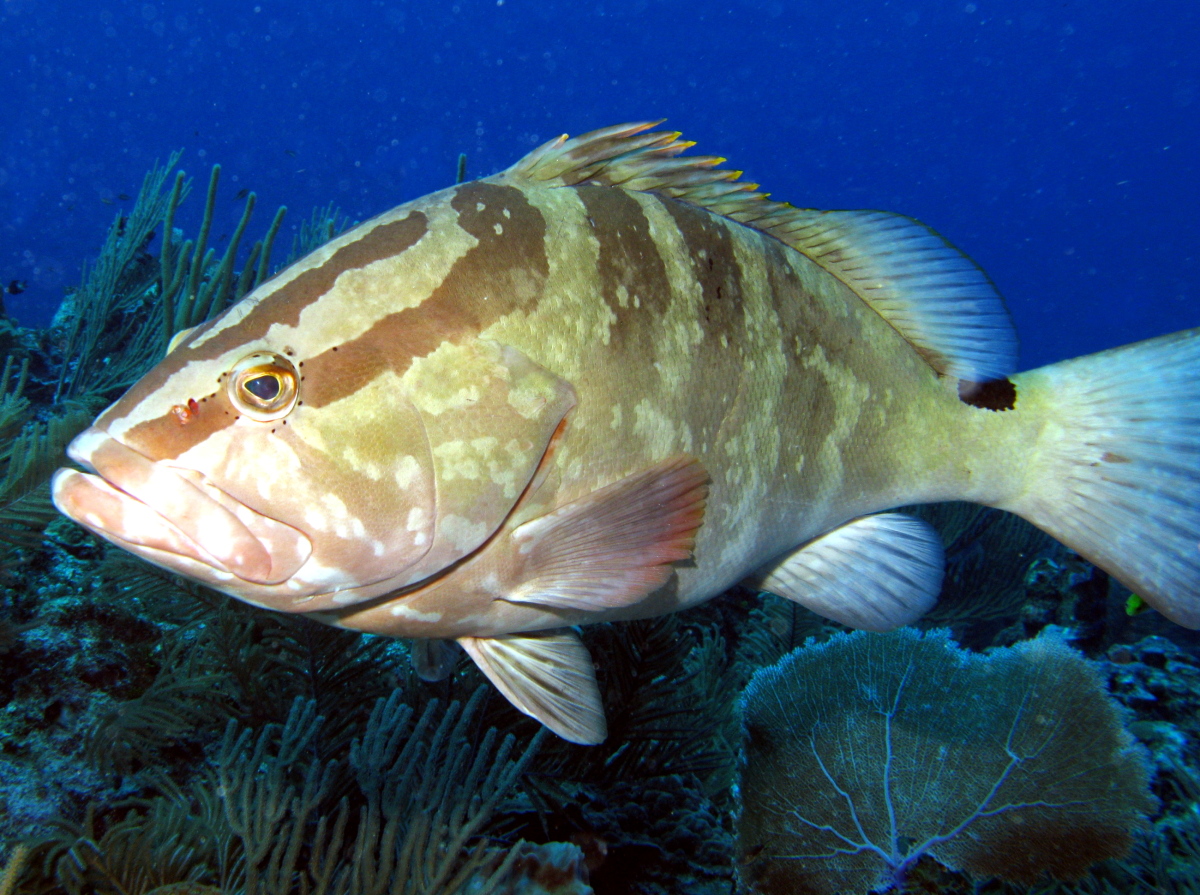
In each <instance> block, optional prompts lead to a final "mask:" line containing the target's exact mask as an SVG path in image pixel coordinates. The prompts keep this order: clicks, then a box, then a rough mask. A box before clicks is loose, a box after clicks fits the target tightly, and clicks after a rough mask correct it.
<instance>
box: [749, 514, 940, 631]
mask: <svg viewBox="0 0 1200 895" xmlns="http://www.w3.org/2000/svg"><path fill="white" fill-rule="evenodd" d="M943 569H944V553H943V549H942V542H941V538H940V537H939V536H938V533H937V532H936V531H934V530H933V528H932V527H931V526H930V525H929V524H928V523H927V522H925V521H923V520H921V519H917V518H915V517H913V516H906V515H904V514H902V513H879V514H878V515H874V516H862V517H860V518H858V519H853V520H851V521H850V522H847V523H846V524H845V525H842V526H839V527H838V528H835V529H833V530H832V531H829V532H826V533H825V534H823V535H821V537H819V538H816V539H815V540H812V541H809V542H808V543H807V544H805V545H804V546H803V547H801V548H800V549H799V550H797V551H795V552H794V553H792V554H791V555H790V556H788V557H787V558H786V559H784V561H783V562H781V563H780V564H779V565H778V566H776V567H775V568H774V569H773V570H772V571H771V572H770V573H769V574H768V575H767V577H766V578H765V579H764V580H763V582H762V588H763V590H768V591H770V592H771V593H774V594H778V595H779V596H781V597H785V598H787V599H789V600H793V601H795V602H797V603H799V604H800V605H802V606H805V607H806V608H808V609H811V610H812V611H813V612H815V613H817V614H818V615H821V616H824V617H825V618H829V619H833V620H834V621H836V622H840V623H842V624H843V625H847V626H849V627H851V628H858V629H860V630H866V631H890V630H893V629H894V628H900V627H903V626H904V625H907V624H910V623H911V622H914V621H916V620H917V619H918V618H920V617H921V616H922V615H924V614H925V613H926V612H928V611H929V609H930V608H931V607H932V606H933V604H934V602H935V601H936V600H937V597H938V593H939V591H940V590H941V586H942V575H943Z"/></svg>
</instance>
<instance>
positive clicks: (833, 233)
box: [505, 121, 1017, 382]
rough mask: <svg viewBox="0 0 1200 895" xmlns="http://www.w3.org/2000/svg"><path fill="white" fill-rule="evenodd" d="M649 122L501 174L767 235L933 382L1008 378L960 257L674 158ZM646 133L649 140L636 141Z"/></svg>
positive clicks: (891, 225) (710, 160) (1003, 324)
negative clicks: (883, 329)
mask: <svg viewBox="0 0 1200 895" xmlns="http://www.w3.org/2000/svg"><path fill="white" fill-rule="evenodd" d="M660 123H661V122H660V121H646V122H634V123H631V124H621V125H617V126H615V127H609V128H604V129H603V130H598V131H592V132H591V133H586V134H582V135H580V136H578V137H575V138H573V139H567V138H566V136H563V137H559V138H558V139H556V140H552V141H550V142H549V143H547V144H545V145H543V146H541V147H539V148H538V149H535V150H534V151H533V152H532V153H530V154H529V155H527V156H526V157H525V158H523V159H521V160H520V161H519V162H517V164H516V165H514V166H513V167H512V168H510V169H509V170H508V171H507V172H506V173H505V176H507V177H509V178H512V179H517V180H520V179H528V180H536V181H541V182H545V183H551V184H558V185H561V186H574V185H575V184H580V183H585V182H587V183H595V184H600V185H604V186H613V187H619V188H622V189H628V190H637V191H641V192H652V193H658V194H659V195H663V196H668V197H670V198H672V199H678V200H680V201H682V202H687V203H689V204H691V205H695V206H698V207H700V208H705V209H707V210H709V211H711V212H713V213H715V214H720V215H723V216H725V217H727V218H730V219H731V220H734V221H737V222H738V223H741V224H745V225H747V226H750V227H753V228H755V229H757V230H760V231H762V232H764V233H768V234H770V235H772V236H774V237H775V238H776V239H779V240H780V241H781V242H784V243H786V244H787V245H789V246H791V247H792V248H794V249H796V250H797V251H799V252H801V253H803V254H804V255H807V256H808V257H809V258H811V259H812V260H813V261H814V262H815V263H816V264H819V265H820V266H821V267H823V268H824V269H825V270H827V271H829V272H830V273H831V274H832V275H833V276H835V277H837V278H838V279H839V280H841V281H842V282H843V283H845V284H846V285H847V286H848V287H849V288H850V289H852V290H853V291H854V292H855V293H856V294H857V295H858V296H859V297H860V298H862V299H863V301H865V302H867V303H868V304H869V305H870V306H871V307H872V308H874V309H875V310H876V311H877V312H878V313H879V314H880V315H881V316H882V317H884V319H886V320H887V321H888V322H889V323H890V324H891V325H892V326H893V327H894V328H895V329H896V331H897V332H899V333H900V334H901V335H902V336H903V337H904V338H905V339H907V340H908V341H909V342H910V343H912V345H913V346H914V347H915V348H916V349H917V351H918V352H919V353H920V354H921V356H922V357H923V358H925V360H926V361H927V362H928V363H929V364H930V366H932V367H933V368H934V369H935V370H937V371H938V372H939V373H946V374H949V375H951V376H957V377H958V378H960V379H966V380H969V381H972V382H984V381H988V380H993V379H1001V378H1003V377H1005V376H1007V375H1008V374H1009V373H1011V372H1013V370H1014V369H1015V368H1016V356H1017V339H1016V332H1015V330H1014V328H1013V325H1012V321H1011V319H1010V318H1009V316H1008V311H1007V309H1006V308H1005V305H1004V300H1003V299H1002V298H1001V297H1000V295H999V293H998V292H997V291H996V288H995V286H994V285H993V284H992V282H991V281H990V280H989V279H988V278H987V276H986V275H985V274H984V273H983V271H981V270H980V269H979V268H978V267H977V266H976V265H975V264H974V262H972V261H971V260H970V259H969V258H968V257H967V256H966V255H964V254H963V253H962V252H960V251H959V250H958V249H957V248H955V247H954V246H952V245H951V244H950V243H949V242H947V241H946V240H945V239H943V238H942V237H941V236H939V235H938V234H937V233H936V232H934V231H933V230H931V229H930V228H928V227H926V226H925V225H924V224H921V223H920V222H918V221H915V220H913V219H912V218H907V217H903V216H902V215H895V214H888V213H886V212H880V211H815V210H812V209H803V208H795V207H793V206H791V205H789V204H787V203H783V202H775V201H772V200H770V199H769V198H768V195H769V194H767V193H765V192H762V191H761V190H760V189H759V188H758V184H755V183H745V182H742V181H740V180H739V178H740V177H741V172H740V171H733V170H730V169H728V168H722V167H720V166H721V165H722V164H723V163H724V161H725V159H723V158H721V157H719V156H705V155H696V156H683V157H680V156H681V153H683V152H684V151H686V150H687V149H689V148H691V147H692V146H693V145H694V144H693V143H692V142H691V141H687V140H680V139H679V133H678V132H676V131H657V132H656V131H652V130H651V129H652V128H654V127H655V126H657V125H658V124H660ZM647 131H649V133H647Z"/></svg>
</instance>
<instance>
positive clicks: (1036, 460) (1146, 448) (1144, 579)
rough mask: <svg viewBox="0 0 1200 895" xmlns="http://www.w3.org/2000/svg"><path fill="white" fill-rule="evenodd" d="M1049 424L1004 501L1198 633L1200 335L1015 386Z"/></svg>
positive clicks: (1024, 377) (1049, 371)
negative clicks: (1016, 490) (1020, 478)
mask: <svg viewBox="0 0 1200 895" xmlns="http://www.w3.org/2000/svg"><path fill="white" fill-rule="evenodd" d="M1015 381H1016V383H1017V394H1018V408H1020V407H1021V403H1022V401H1026V402H1029V403H1031V404H1034V405H1036V404H1037V403H1039V402H1045V410H1043V411H1042V412H1043V413H1044V414H1045V417H1046V422H1045V424H1044V426H1043V429H1042V432H1041V436H1040V442H1039V444H1038V448H1037V451H1036V453H1035V454H1034V456H1033V457H1031V458H1030V462H1029V471H1028V472H1027V474H1026V476H1025V481H1024V483H1023V487H1022V489H1021V492H1020V493H1019V494H1018V495H1016V496H1015V497H1014V498H1012V499H1009V500H1006V501H1003V502H1000V503H998V504H997V505H998V506H1000V507H1001V508H1002V509H1007V510H1011V511H1012V512H1014V513H1017V514H1018V515H1020V516H1023V517H1024V518H1026V519H1028V520H1029V521H1030V522H1032V523H1033V524H1034V525H1036V526H1038V527H1039V528H1041V529H1043V530H1044V531H1046V532H1047V533H1049V534H1051V535H1053V536H1054V537H1055V538H1058V539H1059V540H1060V541H1062V542H1063V543H1064V544H1066V545H1067V546H1068V547H1070V548H1071V549H1073V550H1076V551H1078V552H1079V553H1080V554H1082V555H1083V556H1084V557H1086V558H1087V559H1089V560H1090V561H1092V562H1094V563H1095V564H1096V565H1098V566H1100V567H1101V568H1103V569H1104V570H1105V571H1107V572H1108V573H1109V574H1110V575H1112V576H1113V577H1115V578H1117V579H1118V580H1120V581H1121V582H1122V583H1124V584H1125V585H1126V586H1127V587H1129V588H1130V589H1131V590H1132V591H1133V592H1134V593H1136V594H1137V595H1138V596H1140V597H1142V598H1143V599H1144V600H1145V601H1146V602H1147V603H1149V604H1150V605H1151V606H1152V607H1154V608H1155V609H1157V610H1158V611H1159V612H1161V613H1162V614H1163V615H1165V616H1167V618H1169V619H1171V620H1172V621H1174V622H1176V623H1178V624H1181V625H1183V626H1185V627H1188V628H1200V328H1197V329H1191V330H1186V331H1184V332H1179V333H1174V334H1172V335H1168V336H1162V337H1160V338H1157V339H1150V340H1148V341H1144V342H1138V343H1136V344H1133V345H1126V346H1124V347H1121V348H1114V349H1111V350H1109V351H1103V352H1100V353H1099V354H1092V355H1088V356H1087V357H1081V358H1075V359H1074V360H1068V361H1064V362H1062V363H1058V364H1053V365H1051V366H1049V367H1043V368H1041V369H1039V370H1034V371H1031V372H1029V373H1023V374H1021V375H1020V376H1018V377H1015Z"/></svg>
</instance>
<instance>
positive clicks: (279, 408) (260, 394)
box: [229, 352, 300, 423]
mask: <svg viewBox="0 0 1200 895" xmlns="http://www.w3.org/2000/svg"><path fill="white" fill-rule="evenodd" d="M299 381H300V377H299V376H297V375H296V368H295V367H294V366H292V362H291V361H290V360H288V359H287V358H286V357H283V356H281V355H278V354H268V353H265V352H257V353H255V354H251V355H250V356H248V357H244V358H242V359H241V360H240V361H238V363H237V364H236V365H235V366H234V368H233V370H232V372H231V374H230V376H229V400H230V401H232V402H233V406H234V407H236V408H237V409H238V411H239V412H240V413H243V414H245V415H246V416H248V417H250V418H251V419H253V420H258V421H259V422H264V423H266V422H270V421H271V420H277V419H279V418H280V417H283V416H286V415H287V414H288V413H290V412H291V410H292V408H293V407H294V406H296V398H297V394H298V392H299V389H298V387H297V386H298V383H299Z"/></svg>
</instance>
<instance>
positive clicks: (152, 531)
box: [51, 427, 312, 585]
mask: <svg viewBox="0 0 1200 895" xmlns="http://www.w3.org/2000/svg"><path fill="white" fill-rule="evenodd" d="M67 453H68V454H69V455H70V457H71V458H72V459H73V460H75V461H77V462H78V463H80V464H81V465H83V466H85V467H87V468H89V469H91V470H92V471H93V472H94V473H95V474H92V473H87V472H80V471H78V470H75V469H60V470H58V471H57V472H56V473H55V474H54V478H53V479H52V480H51V493H52V495H53V498H54V505H55V506H56V507H58V509H59V510H60V511H61V512H62V513H63V514H64V515H66V516H68V517H69V518H71V519H73V520H74V521H75V522H77V523H79V524H80V525H82V526H84V527H85V528H88V529H90V530H91V531H93V532H95V533H96V534H98V535H99V536H100V537H102V538H104V539H105V540H108V541H111V542H112V543H114V544H116V545H117V546H118V547H123V548H125V549H127V550H130V551H131V552H133V553H136V554H138V555H139V556H141V557H143V558H144V559H148V560H149V561H151V562H153V563H156V564H158V565H162V566H166V567H167V568H170V569H173V570H175V571H181V572H184V573H186V574H190V575H193V576H194V577H208V576H198V575H197V574H196V573H197V569H195V567H194V566H193V563H200V564H201V566H204V567H208V569H209V570H210V575H211V577H212V578H213V579H215V580H214V583H219V582H221V581H222V580H228V579H229V578H230V577H231V576H234V577H237V578H240V579H241V580H243V581H246V582H249V583H251V584H267V585H269V584H279V583H281V582H283V581H286V580H287V579H289V578H291V577H292V576H293V575H294V574H295V573H296V572H297V571H298V570H299V569H300V567H301V566H302V565H304V563H305V562H306V561H307V560H308V558H309V556H310V555H311V554H312V542H311V541H310V540H309V539H308V537H307V536H306V535H305V534H304V533H303V532H301V531H299V530H297V529H295V528H292V527H291V526H290V525H286V524H284V523H283V522H279V521H277V520H275V519H272V518H270V517H268V516H264V515H262V514H261V513H259V512H257V511H255V510H252V509H251V508H250V507H248V506H246V505H245V504H243V503H242V502H241V501H239V500H237V499H236V498H234V497H231V496H230V495H228V494H226V493H225V492H224V491H222V490H221V489H219V488H218V487H217V486H216V485H214V484H213V483H212V482H210V481H209V480H208V479H207V478H205V476H203V475H202V474H201V473H199V472H196V471H195V470H191V469H183V468H180V467H173V466H168V465H166V464H164V463H162V462H161V461H154V460H151V459H149V458H148V457H146V456H144V455H142V454H140V453H138V452H137V451H135V450H134V449H133V448H131V447H129V446H128V445H125V444H123V443H122V442H120V441H118V440H117V439H115V438H113V437H112V436H110V435H108V434H107V433H106V432H104V431H103V430H100V429H97V428H95V427H92V428H89V429H86V430H84V431H83V432H81V433H80V434H79V435H78V436H76V438H75V440H74V441H72V442H71V444H70V446H69V447H68V448H67ZM189 561H190V562H189Z"/></svg>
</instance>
